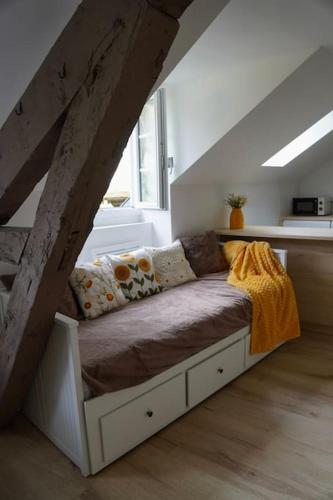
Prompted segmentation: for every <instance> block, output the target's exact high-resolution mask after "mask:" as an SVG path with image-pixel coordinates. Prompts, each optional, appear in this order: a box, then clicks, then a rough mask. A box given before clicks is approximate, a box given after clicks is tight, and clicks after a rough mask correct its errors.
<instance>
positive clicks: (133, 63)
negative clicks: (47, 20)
mask: <svg viewBox="0 0 333 500" xmlns="http://www.w3.org/2000/svg"><path fill="white" fill-rule="evenodd" d="M110 3H111V4H114V3H115V4H117V5H118V15H117V19H116V20H115V21H114V22H113V23H112V24H111V25H110V30H109V33H108V34H107V35H106V36H105V37H104V40H103V42H102V43H101V45H100V47H99V54H100V58H99V60H98V61H96V64H95V65H94V66H92V67H91V70H90V71H89V73H88V75H87V78H86V80H85V82H84V85H83V86H82V88H81V90H80V92H79V93H78V94H77V95H76V96H75V98H74V100H73V102H72V104H71V106H70V108H69V110H68V114H67V118H66V122H65V125H64V128H63V131H62V134H61V137H60V140H59V144H58V147H57V150H56V153H55V156H54V160H53V163H52V167H51V169H50V172H49V175H48V178H47V182H46V186H45V189H44V192H43V194H42V197H41V200H40V204H39V207H38V211H37V215H36V221H35V225H34V228H33V230H32V232H31V234H30V237H29V240H28V243H27V245H26V248H25V251H24V254H23V256H22V260H21V266H20V271H19V273H18V274H17V276H16V279H15V282H14V285H13V289H12V293H11V297H10V300H9V304H8V309H7V313H6V317H5V321H4V324H3V325H2V329H1V331H0V373H1V377H0V424H4V423H6V422H8V421H9V420H10V419H11V418H12V416H13V415H14V414H15V413H16V412H17V411H18V410H19V409H20V408H21V406H22V403H23V401H24V398H25V396H26V394H27V392H28V389H29V387H30V384H31V382H32V379H33V376H34V373H35V370H36V368H37V366H38V362H39V360H40V358H41V356H42V353H43V350H44V348H45V345H46V342H47V339H48V335H49V332H50V329H51V327H52V323H53V318H54V314H55V312H56V309H57V306H58V302H59V298H60V295H61V293H62V292H63V290H64V288H65V285H66V282H67V280H68V276H69V274H70V272H71V270H72V269H73V267H74V264H75V261H76V259H77V256H78V254H79V252H80V251H81V249H82V246H83V244H84V242H85V240H86V238H87V236H88V234H89V232H90V230H91V228H92V225H93V220H94V216H95V214H96V212H97V210H98V208H99V204H100V201H101V200H102V197H103V195H104V193H105V191H106V189H107V187H108V185H109V182H110V179H111V177H112V175H113V173H114V171H115V170H116V168H117V165H118V162H119V159H120V157H121V154H122V151H123V149H124V147H125V145H126V142H127V140H128V138H129V136H130V134H131V131H132V129H133V127H134V125H135V123H136V121H137V120H138V117H139V115H140V112H141V109H142V107H143V105H144V103H145V101H146V99H147V97H148V95H149V92H150V89H151V88H152V86H153V84H154V82H155V80H156V78H157V76H158V74H159V72H160V71H161V68H162V63H163V60H164V58H165V57H166V54H167V51H168V49H169V47H170V45H171V43H172V40H173V39H174V37H175V35H176V33H177V30H178V23H177V21H176V20H174V19H173V18H171V17H170V16H167V15H165V14H164V13H161V12H160V11H158V10H156V9H154V8H152V7H151V6H150V5H149V4H148V3H147V2H146V1H144V0H136V1H131V2H119V3H118V2H110ZM120 4H121V5H123V11H124V12H123V13H124V15H122V13H121V9H120Z"/></svg>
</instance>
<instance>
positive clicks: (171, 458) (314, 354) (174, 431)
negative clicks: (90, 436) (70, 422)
mask: <svg viewBox="0 0 333 500" xmlns="http://www.w3.org/2000/svg"><path fill="white" fill-rule="evenodd" d="M0 499H1V500H26V499H27V500H28V499H29V500H30V499H31V500H79V499H80V500H109V499H110V500H111V499H112V500H160V499H161V500H188V499H191V500H197V499H198V500H201V499H205V500H206V499H208V500H236V499H237V500H238V499H241V500H251V499H256V500H257V499H268V500H275V499H279V500H280V499H283V500H285V499H301V500H307V499H309V500H310V499H311V500H321V499H333V332H332V335H331V336H330V335H327V334H326V335H325V334H322V333H317V332H314V331H307V332H304V335H303V337H302V338H301V339H298V340H296V341H294V342H291V343H289V344H288V345H285V346H283V347H282V348H280V349H279V350H278V351H277V352H275V353H274V354H272V355H271V356H269V358H266V360H264V361H262V362H261V363H260V364H259V365H257V366H256V367H254V368H252V369H251V370H250V371H248V372H247V373H245V374H243V375H242V376H241V377H239V378H238V379H237V380H236V381H234V382H233V383H231V384H230V385H229V386H228V387H225V388H224V389H223V390H222V391H220V392H219V393H217V394H215V395H214V396H213V397H211V398H210V399H208V400H206V401H205V402H204V403H203V404H201V405H200V406H199V407H197V408H196V409H194V410H192V411H191V412H190V413H189V414H187V415H185V416H184V417H182V418H181V419H179V420H178V421H177V422H175V423H174V424H172V425H170V426H169V427H168V428H166V429H165V430H163V431H161V432H160V433H159V434H157V435H156V436H154V437H153V438H151V439H150V440H149V441H147V442H146V443H144V444H143V445H141V446H139V447H138V448H136V449H135V450H134V451H132V452H131V453H129V454H127V455H126V456H125V457H124V458H122V459H120V460H118V462H116V463H115V464H113V465H111V466H110V467H108V468H107V469H105V470H104V471H102V472H101V473H99V474H97V475H96V476H95V477H91V478H88V479H84V478H82V477H81V476H80V473H79V471H78V470H77V469H76V467H74V466H73V465H72V464H71V463H70V462H69V461H68V460H67V459H66V458H65V457H64V456H63V455H62V454H61V453H60V452H59V451H58V450H57V449H56V448H55V447H54V446H53V445H52V444H51V443H50V442H49V441H48V440H46V439H45V438H44V437H43V436H42V435H41V434H40V433H39V432H38V431H37V430H35V429H34V428H33V427H32V426H31V425H30V424H28V423H27V422H26V421H25V420H24V419H23V418H19V419H18V420H17V421H16V422H15V424H14V425H12V426H11V427H10V428H8V429H6V430H4V431H1V433H0Z"/></svg>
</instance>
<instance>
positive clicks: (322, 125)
mask: <svg viewBox="0 0 333 500" xmlns="http://www.w3.org/2000/svg"><path fill="white" fill-rule="evenodd" d="M332 130H333V111H330V112H329V113H328V114H327V115H325V116H324V117H323V118H321V119H320V120H319V121H317V122H316V123H315V124H314V125H312V126H311V127H310V128H308V129H307V130H305V132H303V133H302V134H301V135H299V136H298V137H296V139H294V140H293V141H291V142H290V143H289V144H287V146H285V147H284V148H282V149H281V150H280V151H278V153H276V154H275V155H274V156H272V158H270V159H269V160H267V161H266V162H265V163H263V165H262V166H263V167H285V166H286V165H288V163H290V162H291V161H292V160H294V159H295V158H297V156H299V155H300V154H302V153H303V152H304V151H306V150H307V149H308V148H310V147H311V146H312V145H313V144H315V143H316V142H318V141H319V140H320V139H322V138H323V137H325V135H327V134H329V133H330V132H332Z"/></svg>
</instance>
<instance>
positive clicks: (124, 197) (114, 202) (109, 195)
mask: <svg viewBox="0 0 333 500" xmlns="http://www.w3.org/2000/svg"><path fill="white" fill-rule="evenodd" d="M131 141H132V138H130V139H129V141H128V143H127V146H126V148H125V149H124V152H123V156H122V158H121V160H120V162H119V165H118V168H117V170H116V172H115V174H114V176H113V178H112V180H111V183H110V186H109V189H108V190H107V192H106V193H105V195H104V198H103V202H102V205H101V207H102V208H112V207H124V206H126V207H131V206H132V161H133V159H132V156H133V155H132V143H131Z"/></svg>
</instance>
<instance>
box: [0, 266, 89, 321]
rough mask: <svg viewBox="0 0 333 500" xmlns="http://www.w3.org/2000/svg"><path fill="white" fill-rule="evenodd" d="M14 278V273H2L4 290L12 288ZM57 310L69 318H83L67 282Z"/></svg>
mask: <svg viewBox="0 0 333 500" xmlns="http://www.w3.org/2000/svg"><path fill="white" fill-rule="evenodd" d="M14 279H15V274H2V275H1V276H0V281H1V282H2V283H3V285H4V287H5V288H6V290H8V291H10V290H11V289H12V286H13V283H14ZM58 312H60V313H61V314H64V315H65V316H68V317H69V318H72V319H76V320H77V321H80V320H81V319H83V314H82V312H81V309H80V306H79V304H78V303H77V300H76V297H75V294H74V292H73V290H72V289H71V287H70V285H69V284H67V286H66V289H65V292H64V295H63V298H62V301H61V304H60V307H59V308H58Z"/></svg>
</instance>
